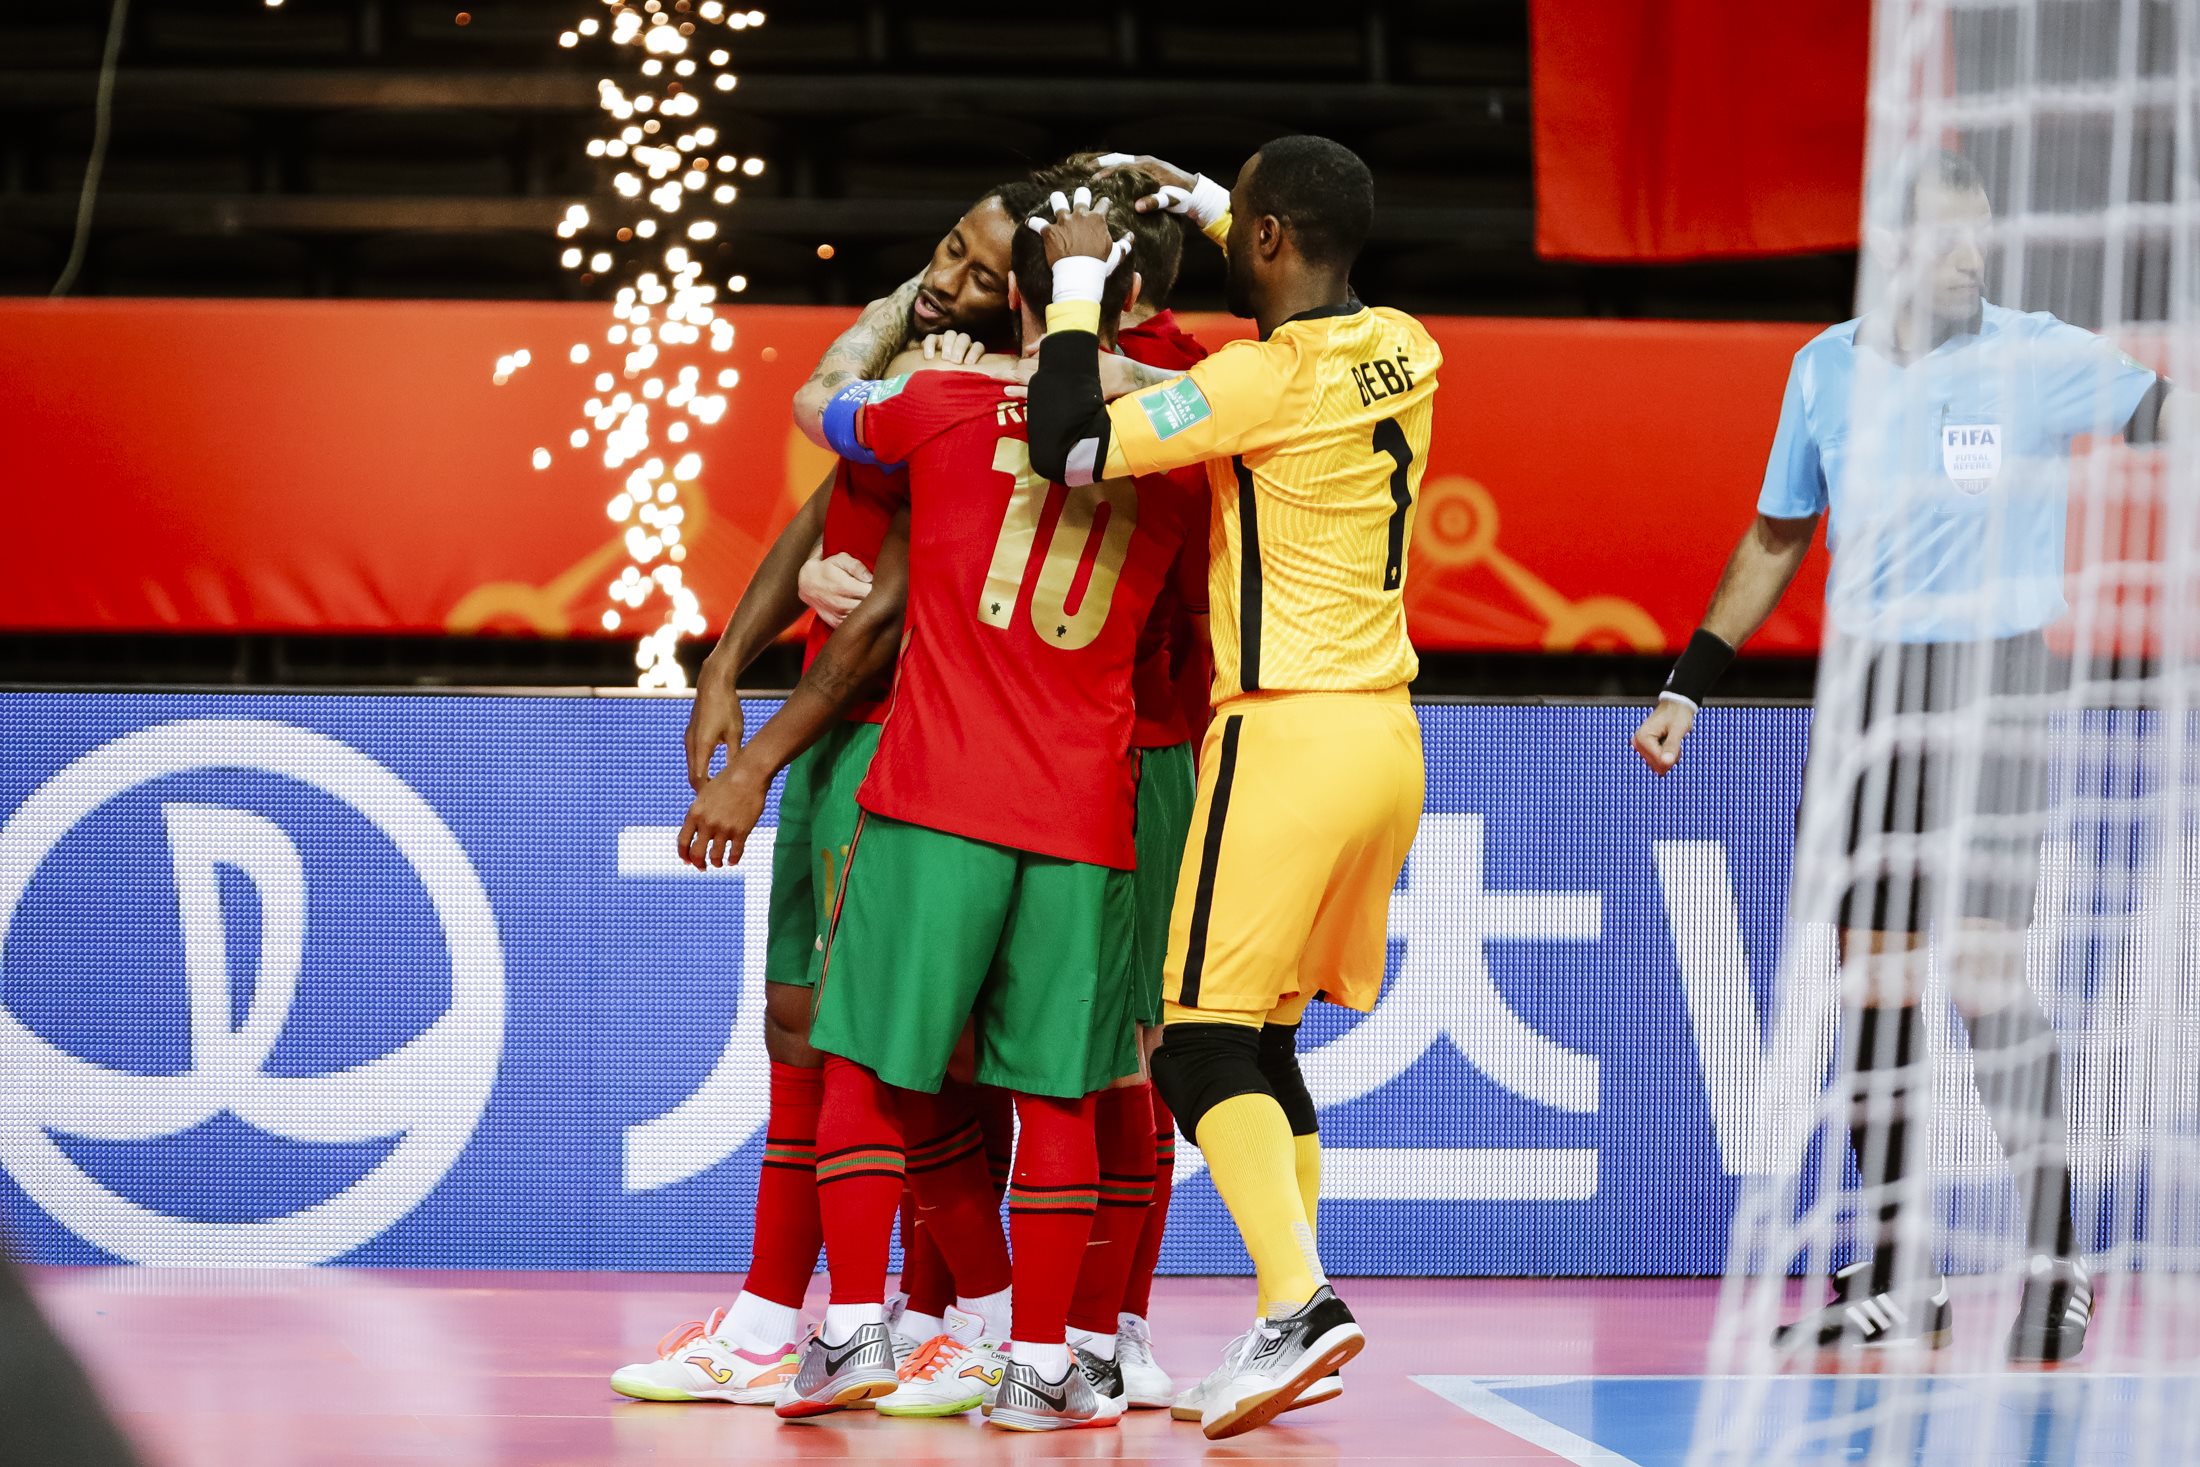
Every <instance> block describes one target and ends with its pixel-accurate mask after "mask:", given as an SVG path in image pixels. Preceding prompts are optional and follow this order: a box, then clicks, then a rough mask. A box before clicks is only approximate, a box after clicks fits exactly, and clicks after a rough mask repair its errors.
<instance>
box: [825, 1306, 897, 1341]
mask: <svg viewBox="0 0 2200 1467" xmlns="http://www.w3.org/2000/svg"><path fill="white" fill-rule="evenodd" d="M884 1323H886V1306H885V1305H884V1304H828V1305H826V1306H825V1333H824V1335H823V1339H824V1341H825V1343H826V1344H828V1345H845V1344H847V1343H848V1340H849V1338H850V1337H851V1336H853V1335H854V1334H855V1332H856V1331H857V1330H859V1329H861V1328H863V1327H864V1326H865V1325H867V1324H884Z"/></svg>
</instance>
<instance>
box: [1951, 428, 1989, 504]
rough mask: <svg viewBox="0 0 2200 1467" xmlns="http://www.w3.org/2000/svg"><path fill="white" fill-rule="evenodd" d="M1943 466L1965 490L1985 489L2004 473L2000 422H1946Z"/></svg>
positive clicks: (1981, 490)
mask: <svg viewBox="0 0 2200 1467" xmlns="http://www.w3.org/2000/svg"><path fill="white" fill-rule="evenodd" d="M1940 466H1941V467H1942V468H1943V469H1945V470H1947V473H1948V477H1949V478H1950V479H1952V480H1954V481H1955V486H1956V487H1957V488H1958V489H1961V490H1962V491H1963V492H1964V493H1966V494H1983V493H1985V492H1986V490H1987V489H1988V487H1989V486H1991V485H1992V484H1993V482H1994V480H1995V479H1996V478H1998V477H2000V475H2001V424H1999V423H1943V424H1942V425H1941V428H1940Z"/></svg>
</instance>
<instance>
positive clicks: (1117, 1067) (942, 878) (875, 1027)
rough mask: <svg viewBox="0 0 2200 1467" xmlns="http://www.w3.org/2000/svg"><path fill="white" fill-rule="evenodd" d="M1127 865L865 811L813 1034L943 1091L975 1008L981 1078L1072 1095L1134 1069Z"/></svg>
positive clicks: (832, 1048) (903, 1080) (844, 1053)
mask: <svg viewBox="0 0 2200 1467" xmlns="http://www.w3.org/2000/svg"><path fill="white" fill-rule="evenodd" d="M1131 906H1132V893H1131V873H1130V872H1128V871H1116V870H1112V869H1110V868H1109V867H1106V866H1092V865H1087V864H1085V863H1084V862H1081V861H1063V860H1058V859H1056V858H1055V857H1052V856H1038V855H1033V854H1031V853H1030V852H1028V851H1019V850H1014V849H1011V848H1010V847H1008V846H997V845H991V844H989V843H987V842H985V841H979V840H971V839H968V838H967V837H964V836H959V835H949V834H947V833H946V832H944V831H938V830H931V829H928V828H926V827H925V826H922V825H910V824H907V823H905V822H903V821H899V820H889V819H887V818H885V817H884V816H879V815H865V816H864V817H863V823H862V825H861V826H860V827H859V829H858V832H857V838H856V842H855V847H854V849H853V851H852V852H851V853H850V856H849V863H848V867H847V871H846V886H845V893H844V895H843V897H842V900H841V904H840V914H839V916H838V918H837V919H836V920H835V921H834V923H833V925H832V927H831V930H830V936H829V937H828V939H827V964H826V968H825V974H824V977H823V978H822V979H821V980H820V981H819V983H818V986H817V1006H816V1009H815V1012H814V1014H813V1017H812V1018H811V1020H810V1043H811V1044H813V1045H815V1046H816V1047H817V1048H819V1049H822V1050H824V1051H825V1052H826V1053H828V1054H837V1055H840V1056H841V1057H843V1058H845V1059H851V1060H854V1061H855V1062H856V1063H857V1064H859V1065H862V1066H864V1067H865V1068H866V1069H869V1070H871V1071H873V1072H874V1073H876V1074H877V1075H878V1076H879V1078H881V1079H883V1080H885V1081H886V1082H887V1083H888V1084H890V1085H899V1086H901V1087H902V1088H903V1089H905V1090H923V1091H927V1092H936V1091H937V1090H938V1089H939V1088H940V1082H941V1080H943V1079H944V1078H946V1075H947V1064H948V1061H949V1059H950V1058H952V1057H953V1055H954V1052H955V1042H956V1040H957V1039H959V1038H960V1037H961V1035H962V1032H963V1025H964V1023H965V1022H966V1021H973V1022H974V1026H975V1030H976V1039H977V1055H978V1070H977V1079H978V1083H979V1084H981V1085H998V1086H1000V1087H1001V1088H1002V1089H1004V1090H1018V1091H1022V1092H1024V1093H1025V1094H1027V1095H1056V1096H1062V1097H1065V1098H1074V1097H1076V1096H1080V1095H1090V1094H1092V1093H1093V1092H1094V1091H1098V1090H1105V1089H1106V1088H1107V1087H1108V1086H1109V1085H1110V1084H1112V1083H1113V1082H1114V1081H1116V1080H1118V1079H1120V1078H1122V1077H1123V1076H1125V1075H1134V1074H1136V1073H1138V1037H1137V1029H1136V1027H1135V1025H1134V1024H1133V1022H1132V1019H1131V1007H1130V947H1131V940H1130V929H1131Z"/></svg>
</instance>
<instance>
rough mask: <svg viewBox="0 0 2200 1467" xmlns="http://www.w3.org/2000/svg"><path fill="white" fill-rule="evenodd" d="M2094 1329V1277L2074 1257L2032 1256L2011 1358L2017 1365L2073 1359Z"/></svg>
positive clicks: (2012, 1337)
mask: <svg viewBox="0 0 2200 1467" xmlns="http://www.w3.org/2000/svg"><path fill="white" fill-rule="evenodd" d="M2092 1324H2093V1276H2092V1275H2091V1274H2089V1273H2087V1272H2086V1268H2085V1265H2084V1264H2082V1263H2080V1262H2078V1260H2077V1259H2075V1258H2056V1257H2054V1256H2052V1255H2051V1254H2046V1253H2036V1254H2034V1255H2033V1256H2032V1267H2031V1271H2030V1272H2029V1273H2027V1274H2026V1275H2025V1277H2024V1297H2023V1298H2022V1299H2021V1300H2020V1301H2019V1302H2018V1304H2017V1324H2016V1328H2014V1329H2012V1330H2011V1331H2009V1358H2010V1360H2011V1361H2013V1362H2015V1363H2016V1364H2019V1365H2054V1364H2058V1363H2060V1362H2061V1361H2064V1360H2075V1359H2077V1358H2078V1352H2079V1351H2080V1350H2083V1349H2084V1348H2085V1332H2086V1330H2087V1329H2089V1328H2091V1327H2092Z"/></svg>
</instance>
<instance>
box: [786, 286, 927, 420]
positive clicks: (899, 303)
mask: <svg viewBox="0 0 2200 1467" xmlns="http://www.w3.org/2000/svg"><path fill="white" fill-rule="evenodd" d="M923 279H924V277H923V276H921V275H913V276H911V277H910V278H909V279H908V280H907V281H906V282H904V283H903V285H902V287H901V289H899V290H897V291H895V292H894V293H893V294H892V295H888V296H881V297H879V298H878V299H877V300H875V301H873V302H871V303H870V304H869V305H867V306H865V307H864V308H863V314H862V315H860V316H858V317H856V323H855V325H853V326H850V327H849V328H848V329H847V330H846V331H843V332H841V333H840V335H839V336H838V337H837V338H836V339H835V340H834V342H833V344H832V345H831V346H829V347H827V348H826V349H825V355H824V356H822V357H820V358H818V362H817V370H816V371H814V372H812V373H811V374H810V380H809V381H807V382H805V383H803V384H802V388H801V390H800V391H798V392H797V393H795V395H794V422H795V426H796V427H798V428H800V429H801V430H802V433H803V436H804V437H806V438H808V439H809V440H810V441H811V442H812V443H814V444H816V445H817V446H818V447H819V448H825V449H830V448H831V447H832V445H831V444H830V443H827V442H826V441H825V404H827V403H829V402H831V401H832V400H833V395H834V394H835V393H837V392H839V391H840V389H841V388H843V387H846V386H847V385H848V384H849V383H851V382H862V381H865V380H866V379H868V378H872V377H877V376H879V375H880V374H882V373H883V372H884V371H885V370H886V364H887V363H889V362H891V361H892V360H893V359H894V354H895V353H896V352H899V351H900V350H901V348H902V345H903V343H905V342H906V341H908V339H909V308H910V307H911V306H912V305H914V304H915V303H916V299H917V286H918V285H919V284H921V283H922V281H923Z"/></svg>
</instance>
